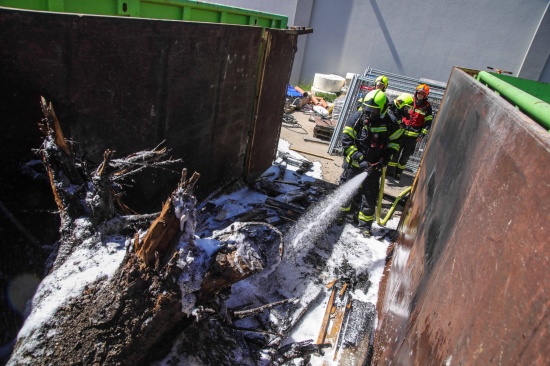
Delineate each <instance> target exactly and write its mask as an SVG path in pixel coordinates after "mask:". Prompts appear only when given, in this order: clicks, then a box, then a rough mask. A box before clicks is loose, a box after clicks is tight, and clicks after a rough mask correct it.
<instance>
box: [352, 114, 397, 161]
mask: <svg viewBox="0 0 550 366" xmlns="http://www.w3.org/2000/svg"><path fill="white" fill-rule="evenodd" d="M397 132H398V131H397V129H396V128H395V127H394V125H393V124H392V123H391V121H390V119H389V117H384V118H380V117H379V116H377V117H375V118H370V119H369V118H366V115H365V114H364V113H362V112H361V111H357V112H355V113H354V114H352V115H351V116H350V117H349V118H348V120H347V122H346V125H345V126H344V130H343V131H342V147H343V150H344V156H345V160H346V162H347V163H348V164H349V165H350V166H352V167H354V168H359V163H360V161H356V160H353V158H352V156H353V154H354V153H355V152H356V151H359V152H361V154H363V159H364V160H366V161H367V162H368V163H370V164H371V165H373V166H375V165H377V163H379V162H381V166H380V168H381V167H382V165H386V164H387V163H388V162H389V161H390V159H391V156H392V154H393V153H396V152H397V151H399V144H398V143H397V142H396V141H397V137H398V136H394V134H396V133H397Z"/></svg>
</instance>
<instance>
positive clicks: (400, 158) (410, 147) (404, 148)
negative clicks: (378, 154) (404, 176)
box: [388, 135, 416, 174]
mask: <svg viewBox="0 0 550 366" xmlns="http://www.w3.org/2000/svg"><path fill="white" fill-rule="evenodd" d="M399 144H400V145H401V149H400V150H399V152H397V153H395V154H393V156H392V159H391V162H390V163H389V164H388V166H389V167H390V169H391V170H392V171H393V170H394V169H395V172H396V173H399V174H401V173H402V172H403V170H405V168H406V167H407V162H408V161H409V158H410V157H411V155H412V154H413V153H414V149H415V148H416V137H409V136H405V135H403V137H402V138H401V141H400V142H399Z"/></svg>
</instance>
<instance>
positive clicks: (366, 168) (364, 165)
mask: <svg viewBox="0 0 550 366" xmlns="http://www.w3.org/2000/svg"><path fill="white" fill-rule="evenodd" d="M359 169H361V170H363V171H365V172H367V173H369V174H370V173H371V172H372V167H371V165H370V164H369V163H368V162H366V161H364V160H363V161H362V162H360V163H359Z"/></svg>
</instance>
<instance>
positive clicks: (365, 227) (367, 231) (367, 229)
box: [357, 211, 374, 238]
mask: <svg viewBox="0 0 550 366" xmlns="http://www.w3.org/2000/svg"><path fill="white" fill-rule="evenodd" d="M358 218H359V220H358V223H357V227H358V228H359V230H360V231H361V234H363V236H364V237H365V238H370V237H371V236H372V231H371V226H372V223H373V221H374V217H373V216H367V215H365V214H363V213H362V212H361V211H359V215H358Z"/></svg>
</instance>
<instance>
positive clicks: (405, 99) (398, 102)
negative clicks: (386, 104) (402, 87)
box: [393, 93, 414, 109]
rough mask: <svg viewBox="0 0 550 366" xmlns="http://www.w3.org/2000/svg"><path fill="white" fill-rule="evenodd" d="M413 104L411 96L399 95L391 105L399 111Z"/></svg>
mask: <svg viewBox="0 0 550 366" xmlns="http://www.w3.org/2000/svg"><path fill="white" fill-rule="evenodd" d="M413 102H414V99H413V96H412V95H411V94H409V93H401V94H399V96H398V97H397V98H395V99H394V101H393V104H394V105H395V106H396V107H397V109H401V108H403V107H404V106H406V105H408V106H412V105H413Z"/></svg>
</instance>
